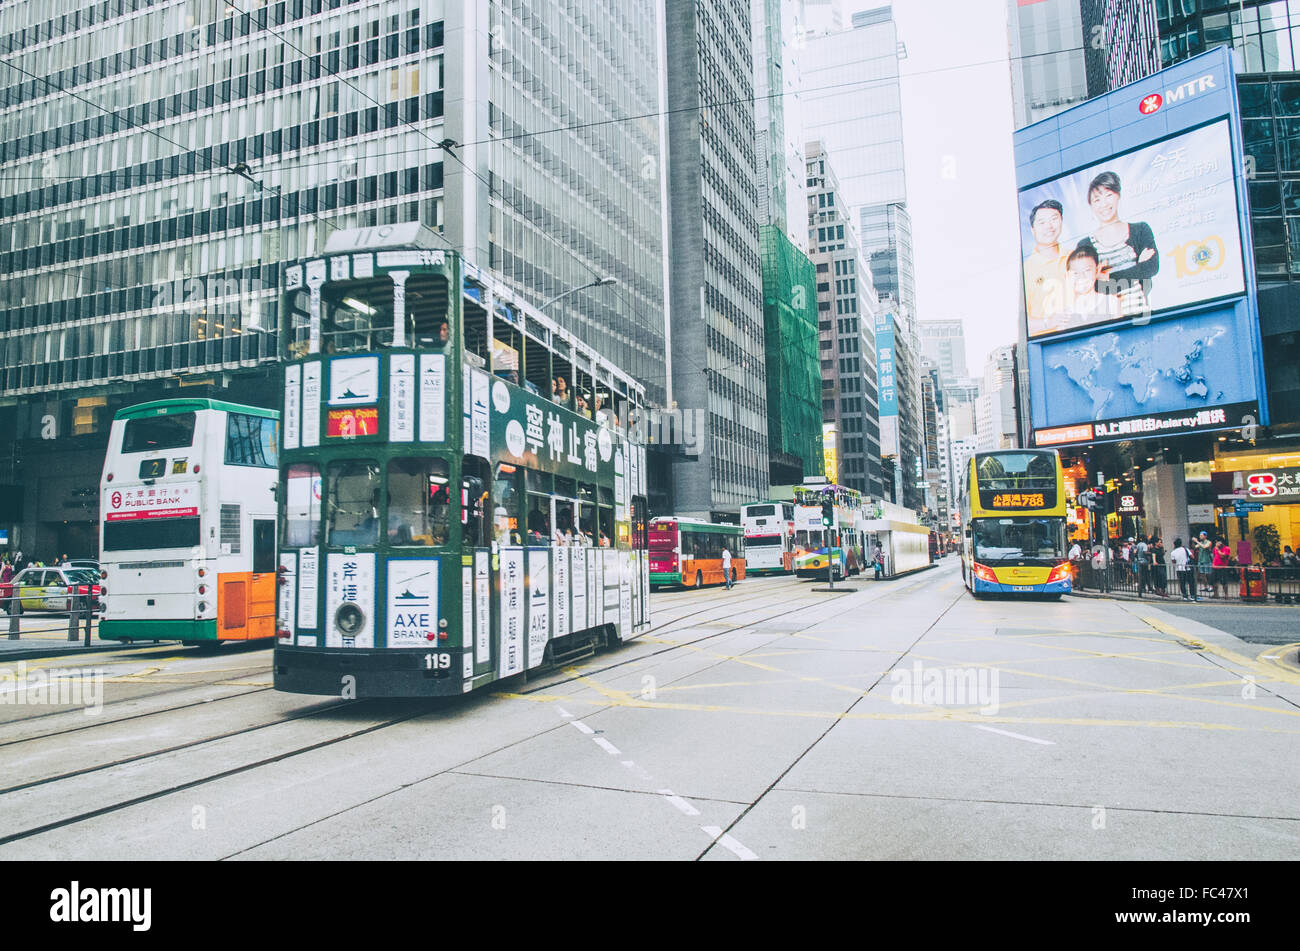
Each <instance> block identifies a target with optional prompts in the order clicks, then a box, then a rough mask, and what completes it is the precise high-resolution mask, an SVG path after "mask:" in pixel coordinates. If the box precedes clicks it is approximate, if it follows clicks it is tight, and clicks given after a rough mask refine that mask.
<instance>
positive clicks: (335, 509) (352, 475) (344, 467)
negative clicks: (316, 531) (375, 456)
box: [325, 459, 380, 546]
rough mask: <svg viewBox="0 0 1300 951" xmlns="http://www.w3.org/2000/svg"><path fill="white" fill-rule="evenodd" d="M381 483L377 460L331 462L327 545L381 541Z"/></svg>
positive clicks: (367, 543) (369, 543) (328, 484)
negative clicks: (375, 461) (374, 461)
mask: <svg viewBox="0 0 1300 951" xmlns="http://www.w3.org/2000/svg"><path fill="white" fill-rule="evenodd" d="M379 486H380V478H379V466H378V465H376V464H375V463H373V462H367V461H364V460H361V459H348V460H344V461H341V462H332V463H330V466H329V468H328V469H327V470H326V476H325V503H326V512H327V513H328V514H327V516H326V544H329V545H336V546H341V545H375V544H378V542H379Z"/></svg>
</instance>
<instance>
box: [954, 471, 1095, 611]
mask: <svg viewBox="0 0 1300 951" xmlns="http://www.w3.org/2000/svg"><path fill="white" fill-rule="evenodd" d="M969 466H970V468H969V470H968V471H967V473H966V484H965V486H964V487H963V490H964V491H963V498H962V526H963V529H962V533H963V534H962V549H961V568H962V578H963V580H964V581H965V582H966V587H967V588H969V589H970V591H971V593H972V594H974V595H975V597H977V598H978V597H982V596H983V595H986V594H1019V595H1049V596H1056V597H1060V596H1061V595H1063V594H1068V593H1069V592H1070V590H1071V577H1070V563H1069V561H1067V560H1066V550H1067V549H1066V529H1065V515H1066V504H1065V503H1066V498H1065V475H1064V473H1063V472H1062V469H1061V458H1060V456H1059V455H1058V454H1057V452H1056V450H1054V449H1005V450H999V451H997V452H977V453H976V454H975V455H974V456H973V457H972V458H971V460H970V464H969Z"/></svg>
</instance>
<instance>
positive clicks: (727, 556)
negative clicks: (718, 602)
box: [722, 545, 731, 591]
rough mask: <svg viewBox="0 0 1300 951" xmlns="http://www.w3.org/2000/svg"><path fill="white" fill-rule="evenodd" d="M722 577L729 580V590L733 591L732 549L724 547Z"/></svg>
mask: <svg viewBox="0 0 1300 951" xmlns="http://www.w3.org/2000/svg"><path fill="white" fill-rule="evenodd" d="M722 577H723V578H725V579H726V580H727V590H728V591H730V590H731V549H730V548H728V547H727V546H726V545H723V546H722Z"/></svg>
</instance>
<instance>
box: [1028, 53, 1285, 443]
mask: <svg viewBox="0 0 1300 951" xmlns="http://www.w3.org/2000/svg"><path fill="white" fill-rule="evenodd" d="M1224 117H1227V118H1228V119H1229V120H1230V121H1229V122H1228V123H1227V125H1228V129H1229V131H1230V133H1231V137H1232V142H1231V157H1230V161H1229V162H1228V163H1227V164H1228V166H1229V168H1228V169H1225V171H1230V172H1232V173H1234V174H1232V176H1231V185H1232V193H1233V196H1234V198H1235V204H1236V221H1235V223H1234V224H1235V229H1234V230H1235V231H1236V233H1238V234H1240V235H1241V242H1242V246H1241V253H1242V256H1243V257H1244V260H1245V262H1246V263H1245V267H1244V268H1243V270H1244V275H1243V276H1244V278H1245V282H1244V291H1242V292H1240V293H1237V294H1236V295H1235V297H1234V296H1228V297H1227V298H1226V299H1220V300H1219V301H1218V302H1217V303H1195V304H1188V305H1187V306H1184V307H1181V308H1179V309H1171V310H1165V311H1160V312H1159V313H1158V316H1156V317H1155V318H1154V319H1153V318H1151V317H1150V316H1147V315H1141V314H1140V315H1137V317H1136V318H1128V319H1123V320H1119V321H1115V322H1109V323H1106V324H1105V325H1104V326H1101V327H1096V328H1087V329H1080V330H1077V331H1075V332H1073V333H1070V332H1068V331H1067V332H1065V333H1061V334H1058V335H1056V336H1052V337H1050V338H1048V339H1046V340H1036V339H1030V341H1029V343H1028V370H1029V375H1030V376H1029V385H1030V403H1031V410H1032V421H1033V428H1034V440H1033V443H1034V444H1035V445H1064V444H1069V443H1086V442H1095V441H1102V440H1105V439H1122V438H1131V436H1132V435H1133V434H1138V433H1141V432H1153V433H1155V432H1158V433H1161V434H1165V433H1166V432H1167V433H1168V434H1171V435H1173V434H1178V433H1187V432H1197V431H1207V430H1211V429H1225V428H1235V427H1239V426H1241V425H1243V424H1245V423H1247V422H1260V423H1267V421H1268V419H1267V406H1266V405H1265V397H1264V386H1263V380H1264V372H1263V360H1262V354H1261V350H1260V335H1259V318H1258V315H1257V311H1256V305H1255V290H1256V288H1255V272H1254V267H1253V262H1254V255H1253V252H1252V248H1251V245H1250V229H1249V223H1248V221H1247V218H1246V209H1247V200H1246V195H1245V183H1244V181H1243V180H1242V176H1241V175H1240V169H1241V164H1242V156H1241V141H1240V129H1241V124H1240V118H1239V110H1238V105H1237V89H1236V82H1235V76H1234V72H1233V68H1232V59H1231V54H1230V51H1229V50H1227V49H1226V48H1219V49H1215V50H1211V51H1209V52H1207V53H1204V54H1202V55H1200V56H1197V57H1194V58H1192V59H1190V60H1188V61H1187V62H1185V63H1181V64H1179V65H1177V66H1174V67H1171V68H1169V69H1166V70H1162V71H1161V72H1159V73H1156V74H1155V75H1153V76H1150V77H1148V78H1147V79H1145V80H1141V81H1140V82H1137V83H1133V84H1130V85H1129V86H1125V87H1123V88H1122V89H1119V90H1116V91H1115V92H1112V93H1109V94H1107V95H1105V96H1100V97H1098V98H1096V99H1093V100H1090V101H1088V102H1086V103H1084V104H1082V105H1080V106H1076V107H1074V108H1073V109H1069V110H1067V111H1065V112H1063V113H1060V114H1059V115H1057V116H1053V117H1052V118H1050V119H1046V120H1044V121H1042V122H1039V123H1036V124H1034V125H1032V126H1029V127H1027V128H1025V129H1021V130H1020V131H1018V132H1017V133H1016V135H1015V146H1016V165H1017V183H1018V189H1019V191H1020V192H1021V193H1022V194H1021V197H1022V198H1024V197H1025V196H1026V195H1027V194H1028V193H1030V192H1041V191H1042V189H1043V186H1044V185H1046V184H1047V183H1049V182H1052V181H1057V180H1061V179H1062V178H1063V177H1065V176H1069V175H1071V174H1073V173H1075V172H1080V171H1081V170H1085V169H1090V168H1092V167H1095V166H1097V165H1098V164H1100V163H1106V162H1108V160H1110V159H1112V158H1113V157H1115V156H1118V155H1122V154H1126V153H1130V152H1132V151H1133V150H1135V149H1140V148H1142V147H1144V146H1148V145H1150V144H1151V143H1153V142H1158V141H1161V140H1164V139H1170V138H1171V137H1174V136H1177V135H1179V134H1180V133H1183V132H1185V131H1187V130H1189V129H1194V128H1198V127H1201V126H1204V125H1207V124H1208V123H1211V122H1214V121H1215V120H1218V119H1222V118H1224ZM1022 217H1024V216H1022ZM1023 225H1024V223H1022V226H1023ZM1030 247H1031V249H1032V245H1031V246H1030ZM1071 247H1073V245H1071ZM1160 250H1161V253H1162V255H1163V254H1166V253H1168V251H1169V250H1172V249H1167V248H1161V249H1160ZM1232 251H1233V252H1234V253H1235V251H1236V249H1235V248H1234V249H1232ZM1166 266H1168V272H1169V273H1170V274H1171V275H1172V273H1173V271H1174V265H1173V262H1172V261H1169V260H1168V259H1165V260H1162V262H1161V273H1162V274H1163V273H1165V272H1166ZM1240 287H1241V285H1240V284H1239V285H1238V288H1240ZM1207 290H1208V288H1207ZM1189 296H1190V295H1189ZM1153 304H1154V305H1155V306H1156V308H1157V310H1158V309H1159V308H1160V306H1161V304H1160V303H1159V302H1157V301H1155V300H1153ZM1027 329H1028V328H1027ZM1247 415H1249V416H1251V417H1252V419H1250V420H1247V419H1245V418H1244V417H1245V416H1247ZM1120 421H1123V425H1122V427H1121V426H1120ZM1121 429H1122V432H1121Z"/></svg>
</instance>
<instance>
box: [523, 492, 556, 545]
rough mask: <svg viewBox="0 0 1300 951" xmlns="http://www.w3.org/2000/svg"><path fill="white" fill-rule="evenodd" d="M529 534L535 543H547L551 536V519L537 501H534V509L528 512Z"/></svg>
mask: <svg viewBox="0 0 1300 951" xmlns="http://www.w3.org/2000/svg"><path fill="white" fill-rule="evenodd" d="M528 534H529V535H530V536H532V539H533V541H545V540H546V538H547V537H548V536H549V535H550V534H551V518H550V516H549V515H547V514H546V513H545V512H543V511H542V504H541V502H540V501H537V500H534V501H533V507H532V509H531V510H530V511H529V512H528Z"/></svg>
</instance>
